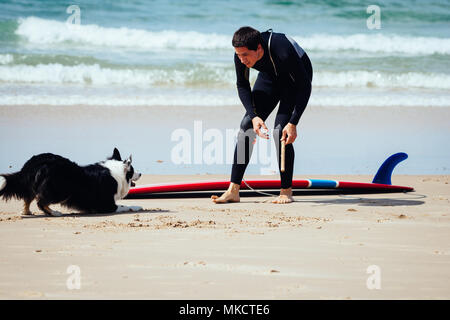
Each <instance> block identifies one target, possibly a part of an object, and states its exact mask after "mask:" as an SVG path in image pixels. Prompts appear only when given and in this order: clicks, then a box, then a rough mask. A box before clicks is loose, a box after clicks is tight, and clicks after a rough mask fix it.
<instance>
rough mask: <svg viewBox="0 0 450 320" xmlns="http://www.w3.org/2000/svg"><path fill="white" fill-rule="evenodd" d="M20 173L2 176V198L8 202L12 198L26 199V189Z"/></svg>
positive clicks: (0, 182)
mask: <svg viewBox="0 0 450 320" xmlns="http://www.w3.org/2000/svg"><path fill="white" fill-rule="evenodd" d="M22 180H23V179H22V174H21V173H20V172H16V173H10V174H2V175H0V197H1V198H3V199H4V200H6V201H8V200H9V199H11V198H16V199H24V198H25V197H26V191H25V190H26V189H25V188H24V187H23V186H22V185H23V183H22Z"/></svg>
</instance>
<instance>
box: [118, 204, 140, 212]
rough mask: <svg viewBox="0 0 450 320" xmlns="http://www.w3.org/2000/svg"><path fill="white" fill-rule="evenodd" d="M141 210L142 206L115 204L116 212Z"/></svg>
mask: <svg viewBox="0 0 450 320" xmlns="http://www.w3.org/2000/svg"><path fill="white" fill-rule="evenodd" d="M141 210H142V207H139V206H129V207H128V206H122V205H119V206H117V210H116V212H117V213H120V212H137V211H141Z"/></svg>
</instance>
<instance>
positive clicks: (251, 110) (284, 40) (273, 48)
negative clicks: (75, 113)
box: [231, 31, 313, 189]
mask: <svg viewBox="0 0 450 320" xmlns="http://www.w3.org/2000/svg"><path fill="white" fill-rule="evenodd" d="M271 34H272V36H271V38H270V40H271V41H270V54H269V48H268V43H269V37H270V35H271ZM261 36H262V39H263V43H262V47H263V49H264V55H263V57H262V58H261V59H260V60H258V61H257V62H256V63H255V65H254V66H253V68H254V69H256V70H258V71H259V74H258V77H257V79H256V82H255V85H254V86H253V90H251V87H250V82H249V74H250V70H249V69H248V68H247V67H246V66H245V65H244V64H243V63H241V61H240V60H239V57H238V56H237V54H235V55H234V64H235V67H236V76H237V82H236V84H237V89H238V93H239V98H240V99H241V101H242V104H243V105H244V107H245V109H246V111H247V112H246V113H245V116H244V118H243V119H242V122H241V127H240V130H239V134H238V141H237V145H236V148H235V152H234V160H233V167H232V171H231V182H233V183H236V184H239V185H240V184H241V181H242V178H243V176H244V172H245V169H246V168H247V165H248V163H249V161H250V156H251V153H252V149H253V144H252V142H253V140H254V138H255V137H256V134H255V133H254V132H253V124H252V119H253V118H254V117H256V116H258V117H260V118H261V119H262V120H263V121H266V119H267V117H268V116H269V115H270V113H271V112H272V111H273V110H274V109H275V107H276V105H277V104H278V102H280V106H279V108H278V112H277V115H276V118H275V128H274V129H275V130H274V135H273V138H274V139H275V142H276V143H275V144H276V147H277V151H278V164H280V152H281V151H280V148H279V146H280V143H279V141H280V139H281V134H282V130H283V128H284V127H285V126H286V125H287V124H288V123H292V124H294V125H297V124H298V122H299V120H300V117H301V115H302V114H303V111H304V110H305V108H306V105H307V104H308V100H309V96H310V95H311V81H312V74H313V71H312V66H311V61H310V60H309V58H308V56H307V54H306V53H305V52H304V51H303V49H302V48H301V47H300V46H299V45H298V44H297V43H296V42H295V41H293V40H292V39H291V38H289V37H287V36H286V35H284V34H282V33H271V32H268V31H266V32H262V33H261ZM277 142H278V143H277ZM238 150H239V152H238ZM244 150H245V154H244V152H243V151H244ZM241 151H242V152H241ZM285 152H286V153H285V171H284V172H281V171H280V175H281V188H283V189H287V188H290V187H291V186H292V176H293V171H294V148H293V146H292V144H288V145H286V150H285ZM238 155H239V156H238Z"/></svg>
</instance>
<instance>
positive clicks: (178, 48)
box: [0, 0, 450, 107]
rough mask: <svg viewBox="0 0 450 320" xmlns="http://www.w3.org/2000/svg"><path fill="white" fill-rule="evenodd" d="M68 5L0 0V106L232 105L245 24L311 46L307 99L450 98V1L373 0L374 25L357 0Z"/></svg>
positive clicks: (419, 102)
mask: <svg viewBox="0 0 450 320" xmlns="http://www.w3.org/2000/svg"><path fill="white" fill-rule="evenodd" d="M73 4H76V5H77V6H78V8H79V11H70V10H69V11H67V10H68V8H69V6H70V5H72V3H67V2H61V1H36V0H34V1H33V0H21V1H1V2H0V105H22V104H33V105H40V104H47V105H78V104H87V105H110V106H114V105H118V106H127V105H142V106H147V105H148V106H152V105H158V106H160V105H192V106H202V105H218V106H227V105H237V104H239V103H240V102H239V99H238V97H237V95H236V90H235V73H234V66H233V59H232V58H233V54H234V51H233V48H232V46H231V37H232V35H233V32H234V31H235V30H236V29H237V28H239V27H240V26H242V25H251V26H253V27H255V28H257V29H259V30H261V31H263V30H266V29H268V28H273V30H274V31H277V32H283V33H286V34H288V35H290V36H292V37H293V38H294V39H295V40H296V41H297V42H298V43H299V44H300V45H301V46H302V47H303V48H304V49H305V50H306V52H307V53H308V55H309V56H310V58H311V60H312V63H313V67H314V72H315V73H314V82H313V86H314V92H313V95H312V97H311V101H310V105H311V106H374V107H376V106H440V107H447V106H450V59H449V57H450V1H412V2H405V1H397V0H389V1H378V2H377V5H378V6H379V8H380V29H369V27H368V25H367V20H368V19H369V18H370V16H371V15H372V14H371V13H367V12H366V10H367V7H368V4H367V3H366V2H364V1H360V2H358V1H253V0H250V1H245V2H243V1H236V0H230V1H204V0H198V1H162V0H156V1H127V0H116V1H106V0H101V1H75V2H74V3H73ZM77 13H79V15H77ZM77 16H78V20H77ZM77 23H79V24H77ZM256 75H257V72H256V71H252V72H251V79H252V80H254V79H255V78H256Z"/></svg>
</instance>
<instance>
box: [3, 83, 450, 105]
mask: <svg viewBox="0 0 450 320" xmlns="http://www.w3.org/2000/svg"><path fill="white" fill-rule="evenodd" d="M52 89H54V88H42V87H40V88H39V90H38V91H39V92H36V90H35V91H34V92H31V93H29V92H27V93H24V92H25V91H27V90H26V89H23V88H20V87H19V88H16V89H14V88H13V89H11V88H8V90H7V91H9V92H1V90H0V105H54V106H70V105H89V106H205V107H211V106H231V105H241V102H240V101H239V98H238V96H237V94H236V92H235V91H234V90H228V91H225V90H200V89H195V90H193V89H177V90H172V89H166V90H161V89H153V90H145V89H140V91H138V92H134V93H133V92H122V91H120V90H119V89H118V90H114V89H113V88H112V89H110V90H109V92H105V91H101V90H89V91H85V90H83V88H82V87H80V88H77V90H72V91H71V92H65V91H64V90H58V91H57V92H56V93H55V92H54V91H52ZM147 91H148V92H147ZM10 92H15V94H14V93H10ZM308 105H309V107H315V106H322V107H364V106H370V107H391V106H392V107H399V106H405V107H428V106H434V107H450V94H449V93H445V92H431V93H430V92H414V91H411V90H401V91H394V92H392V91H386V90H381V91H377V92H376V93H372V92H366V91H365V90H363V91H356V92H354V91H353V90H352V91H351V92H349V91H348V90H347V89H339V90H333V89H319V90H315V91H314V92H313V95H312V96H311V99H310V101H309V104H308Z"/></svg>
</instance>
